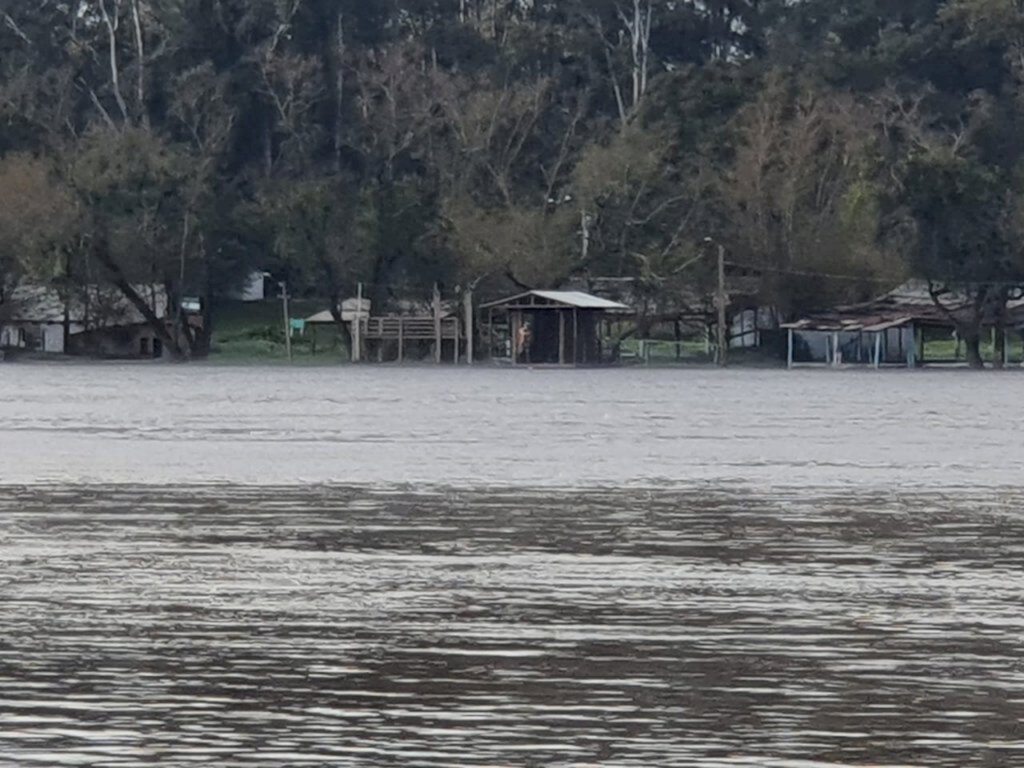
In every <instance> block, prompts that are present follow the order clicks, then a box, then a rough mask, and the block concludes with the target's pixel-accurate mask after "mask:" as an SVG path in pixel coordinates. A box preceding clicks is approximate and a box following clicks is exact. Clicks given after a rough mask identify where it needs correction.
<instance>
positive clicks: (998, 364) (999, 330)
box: [992, 324, 1006, 369]
mask: <svg viewBox="0 0 1024 768" xmlns="http://www.w3.org/2000/svg"><path fill="white" fill-rule="evenodd" d="M994 335H995V339H994V341H995V343H994V344H993V345H992V346H993V351H992V367H993V368H998V369H1002V368H1003V367H1005V366H1004V363H1005V362H1006V329H1005V328H1004V327H1003V326H1002V324H1000V325H998V326H996V329H995V334H994Z"/></svg>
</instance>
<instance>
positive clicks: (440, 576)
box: [0, 365, 1024, 768]
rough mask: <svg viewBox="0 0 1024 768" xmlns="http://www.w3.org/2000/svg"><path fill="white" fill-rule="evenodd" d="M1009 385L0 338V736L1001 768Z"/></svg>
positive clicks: (332, 754)
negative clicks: (54, 344)
mask: <svg viewBox="0 0 1024 768" xmlns="http://www.w3.org/2000/svg"><path fill="white" fill-rule="evenodd" d="M1022 387H1024V377H1022V376H1021V375H1020V374H1018V373H1016V372H1007V373H1004V374H970V373H966V372H954V371H945V372H901V373H895V372H894V373H888V372H886V373H878V374H875V373H857V372H850V373H836V372H813V371H801V372H793V373H788V372H781V371H764V372H757V371H742V372H740V371H727V372H717V371H637V370H634V371H625V370H624V371H607V372H605V371H602V372H595V371H565V372H552V371H543V372H542V371H498V370H492V369H481V370H473V371H466V370H462V371H456V370H433V369H415V368H413V369H379V368H378V369H373V368H368V369H360V370H350V369H345V368H339V369H296V370H287V369H274V368H271V369H255V368H252V369H250V368H214V367H187V368H186V367H174V366H156V365H154V366H150V365H142V366H115V365H111V366H73V365H53V366H19V365H0V765H3V766H8V765H10V766H64V765H68V766H71V765H76V766H152V765H160V766H187V765H217V766H257V765H265V766H291V765H295V766H320V765H349V766H401V767H402V768H406V767H408V766H424V767H427V766H431V767H433V766H496V767H502V766H524V767H525V766H532V767H535V768H540V767H542V766H543V767H545V768H546V767H547V766H643V767H651V768H657V767H658V766H708V767H709V768H725V767H732V766H754V767H759V766H764V767H765V768H826V767H837V766H847V767H857V768H866V767H867V766H872V767H875V768H896V767H897V766H900V767H902V766H915V767H917V766H920V767H921V768H925V767H928V768H930V767H931V766H942V767H948V768H960V767H961V766H1007V767H1008V768H1014V767H1015V766H1021V765H1024V610H1022V607H1024V507H1022V502H1024V490H1022V489H1021V488H1020V487H1019V484H1020V479H1021V477H1022V470H1024V444H1022V440H1021V437H1022V434H1024V409H1021V408H1020V406H1019V403H1020V391H1021V389H1022Z"/></svg>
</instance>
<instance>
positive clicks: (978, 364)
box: [961, 328, 985, 370]
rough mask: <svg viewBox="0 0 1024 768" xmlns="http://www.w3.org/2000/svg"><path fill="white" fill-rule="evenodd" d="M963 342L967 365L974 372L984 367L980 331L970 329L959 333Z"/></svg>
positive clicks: (978, 329)
mask: <svg viewBox="0 0 1024 768" xmlns="http://www.w3.org/2000/svg"><path fill="white" fill-rule="evenodd" d="M961 336H962V338H963V340H964V349H965V350H966V351H967V365H968V366H970V367H971V368H974V369H975V370H981V369H982V368H984V367H985V361H984V360H983V359H982V357H981V329H980V328H971V329H969V330H967V331H964V332H962V333H961Z"/></svg>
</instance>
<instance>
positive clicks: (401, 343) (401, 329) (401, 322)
mask: <svg viewBox="0 0 1024 768" xmlns="http://www.w3.org/2000/svg"><path fill="white" fill-rule="evenodd" d="M404 362H405V318H404V317H399V318H398V364H399V365H401V364H402V363H404Z"/></svg>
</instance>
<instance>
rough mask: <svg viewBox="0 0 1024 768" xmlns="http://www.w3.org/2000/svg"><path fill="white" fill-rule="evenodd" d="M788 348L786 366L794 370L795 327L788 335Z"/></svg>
mask: <svg viewBox="0 0 1024 768" xmlns="http://www.w3.org/2000/svg"><path fill="white" fill-rule="evenodd" d="M787 341H788V344H787V349H786V367H787V368H789V369H790V370H792V368H793V329H792V328H790V329H789V334H788V336H787Z"/></svg>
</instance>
